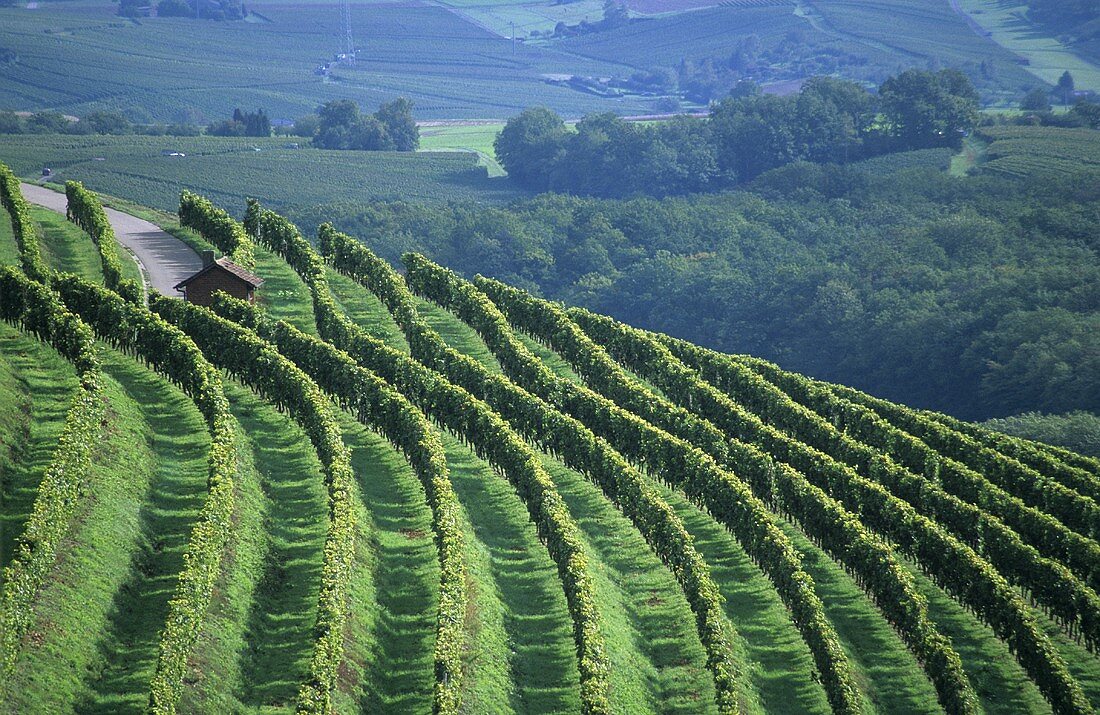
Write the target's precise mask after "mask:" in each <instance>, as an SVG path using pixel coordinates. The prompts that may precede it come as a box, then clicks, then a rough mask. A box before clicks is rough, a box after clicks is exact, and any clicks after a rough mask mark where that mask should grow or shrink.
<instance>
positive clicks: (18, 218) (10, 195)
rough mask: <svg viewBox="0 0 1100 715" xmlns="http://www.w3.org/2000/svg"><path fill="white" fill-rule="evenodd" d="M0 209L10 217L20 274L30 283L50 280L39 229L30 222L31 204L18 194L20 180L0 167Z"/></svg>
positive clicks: (4, 167) (9, 170)
mask: <svg viewBox="0 0 1100 715" xmlns="http://www.w3.org/2000/svg"><path fill="white" fill-rule="evenodd" d="M0 205H2V206H3V207H4V210H5V211H7V212H8V215H9V216H10V217H11V228H12V233H14V234H15V243H16V246H17V247H18V249H19V259H20V261H21V262H22V265H23V272H24V273H26V274H27V277H28V278H30V279H31V280H34V281H45V280H46V279H47V278H49V275H50V269H49V267H48V266H47V265H46V262H45V260H43V258H42V249H41V247H40V246H39V243H38V226H37V225H36V224H35V222H34V219H32V218H31V210H30V204H28V203H27V200H26V199H24V198H23V192H22V191H20V190H19V177H17V176H16V175H15V174H13V173H12V170H11V169H9V168H8V167H7V166H6V165H4V164H0Z"/></svg>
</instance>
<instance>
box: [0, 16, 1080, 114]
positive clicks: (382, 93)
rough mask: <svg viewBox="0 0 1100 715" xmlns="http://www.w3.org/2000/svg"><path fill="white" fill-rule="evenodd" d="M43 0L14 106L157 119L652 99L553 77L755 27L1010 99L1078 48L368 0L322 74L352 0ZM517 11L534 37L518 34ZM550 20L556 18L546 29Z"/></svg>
mask: <svg viewBox="0 0 1100 715" xmlns="http://www.w3.org/2000/svg"><path fill="white" fill-rule="evenodd" d="M30 5H31V7H29V8H28V7H27V6H26V3H24V2H22V1H21V2H19V3H17V4H16V5H15V6H12V7H4V8H0V50H3V51H4V53H5V55H4V56H6V57H9V59H8V60H7V61H6V64H5V66H4V72H3V73H2V79H0V108H3V109H11V110H39V109H47V108H48V109H56V110H59V111H62V112H64V113H67V114H71V115H76V116H81V115H84V114H87V113H88V112H90V111H93V110H117V111H121V112H124V113H126V114H127V115H128V116H129V117H130V118H131V119H132V120H134V121H137V122H146V123H147V122H153V121H160V122H190V123H199V124H205V123H207V122H210V121H214V120H217V119H222V118H227V117H228V116H229V115H230V114H231V112H232V111H233V109H234V108H235V107H242V108H245V109H251V108H257V107H259V108H263V109H265V110H266V111H267V113H268V115H269V116H271V117H272V118H273V119H276V120H293V119H295V118H297V117H300V116H303V115H305V114H308V113H310V112H312V111H314V110H315V109H316V107H317V106H319V105H321V104H323V103H324V102H326V101H329V100H332V99H336V98H341V97H350V98H352V99H355V100H357V101H358V102H359V103H360V104H361V105H362V106H364V107H367V108H373V107H375V106H377V105H378V104H380V103H381V102H384V101H388V100H390V99H392V98H393V97H395V96H397V95H404V96H407V97H409V98H411V99H412V100H413V101H414V102H415V105H416V110H415V111H416V115H417V117H418V118H419V119H425V120H431V119H485V118H497V119H504V118H507V117H510V116H513V115H515V114H517V113H519V111H521V110H522V109H524V108H526V107H529V106H533V105H545V106H549V107H551V108H553V109H555V110H556V111H558V112H559V113H561V114H562V115H564V116H567V117H570V118H578V117H580V116H582V115H584V114H587V113H593V112H599V111H613V112H617V113H619V114H626V115H630V114H645V113H649V112H651V111H652V110H653V103H654V101H655V97H650V96H642V95H638V94H633V93H629V92H626V93H620V94H617V95H616V96H600V95H598V94H594V93H590V92H587V91H584V90H582V89H576V88H571V87H569V86H566V85H562V84H552V83H549V82H548V81H547V79H548V78H551V77H555V76H556V77H563V76H564V77H568V76H571V75H578V76H582V77H596V78H600V77H618V78H628V77H630V76H631V75H632V74H633V73H635V72H636V71H639V70H649V69H652V68H654V67H665V68H671V69H676V68H677V67H679V65H680V62H681V61H682V60H684V59H689V60H693V59H694V60H698V59H703V58H707V57H709V58H712V59H713V60H714V61H716V62H724V61H725V60H726V59H727V58H728V57H729V55H730V52H731V51H732V49H733V48H735V47H736V45H737V44H738V42H740V41H741V40H743V39H745V38H749V37H755V38H756V39H757V40H758V41H759V44H760V46H761V47H762V48H763V49H764V50H772V49H775V48H777V47H781V46H782V47H789V46H791V45H792V43H793V44H795V45H807V46H812V47H813V48H814V50H813V52H814V54H815V59H814V61H813V62H812V63H810V64H806V65H804V66H803V67H802V69H800V70H794V69H792V68H791V67H787V66H785V63H786V60H767V62H769V63H771V64H772V65H773V66H770V67H769V71H771V72H772V73H778V75H780V76H781V78H782V79H783V80H784V81H786V82H791V81H797V80H799V79H801V78H803V77H804V76H807V75H809V74H839V75H840V76H844V77H848V78H851V79H857V80H866V81H870V82H879V81H881V80H882V79H884V78H885V77H886V76H889V75H891V74H896V73H897V72H898V71H899V70H901V69H905V68H909V67H920V68H926V67H940V66H950V67H958V68H960V69H962V70H964V71H966V72H967V73H968V74H969V75H970V76H971V77H972V78H973V79H975V80H976V81H978V83H979V85H980V88H981V90H982V92H983V95H984V98H985V99H986V101H987V102H990V103H999V104H1010V103H1013V102H1014V101H1015V100H1017V99H1018V97H1019V95H1021V94H1022V93H1023V88H1025V87H1026V86H1028V85H1029V84H1035V83H1036V82H1037V78H1036V76H1035V75H1034V74H1032V72H1038V73H1039V75H1040V76H1041V77H1042V78H1043V79H1044V80H1047V81H1050V77H1051V76H1053V75H1052V74H1051V73H1055V74H1056V72H1055V70H1056V69H1059V68H1061V67H1062V65H1065V63H1066V62H1069V61H1070V59H1071V57H1070V56H1063V55H1056V56H1047V55H1044V57H1045V58H1046V59H1042V60H1041V61H1040V60H1037V61H1036V62H1035V66H1034V67H1028V68H1025V67H1022V66H1021V65H1020V64H1019V63H1018V60H1019V58H1018V57H1017V55H1016V54H1014V53H1015V52H1019V51H1020V50H1019V49H1018V48H1017V47H1016V46H1014V45H1013V44H1012V43H1011V42H1010V41H1009V39H1005V40H1004V42H1005V44H1006V46H1008V48H1009V49H1005V48H1004V47H1001V46H1000V45H998V44H997V43H996V42H994V41H993V40H999V39H1001V37H1002V35H1001V34H998V33H997V32H995V33H994V36H993V39H992V40H991V39H990V38H988V37H984V36H982V35H980V34H978V33H976V32H974V31H972V30H971V29H970V27H969V26H968V25H967V24H966V22H965V20H964V19H963V18H962V17H961V16H960V15H959V14H958V13H956V12H954V11H953V10H952V9H951V7H950V6H949V4H948V2H947V1H946V0H943V1H942V2H941V1H940V0H937V2H935V3H926V2H919V1H918V0H878V1H877V2H874V3H855V2H824V3H817V2H791V3H788V2H765V3H757V2H729V3H721V4H719V6H717V7H710V8H704V9H699V10H693V11H691V12H677V11H676V10H677V9H678V8H679V7H680V6H679V5H677V4H676V3H672V4H670V5H669V7H670V8H672V10H673V11H672V12H663V11H662V12H658V13H657V14H649V15H644V16H639V17H637V18H636V21H634V22H632V23H630V24H628V25H627V26H624V27H621V28H618V29H616V30H613V31H609V32H595V33H589V34H585V35H581V36H579V37H574V38H566V39H562V38H548V37H547V36H546V33H547V32H548V31H551V30H552V29H553V27H554V25H555V24H556V23H558V22H566V23H567V24H575V23H577V22H579V21H582V20H585V19H587V20H589V21H590V22H596V21H598V20H599V19H600V18H601V17H602V8H601V6H600V3H597V2H594V1H593V0H583V1H582V2H570V3H557V2H548V1H547V0H542V1H540V2H524V3H512V2H507V3H505V2H495V1H489V2H484V1H482V0H447V1H446V2H442V1H441V2H438V3H433V4H420V5H415V6H410V5H407V4H404V3H391V2H369V3H354V4H352V5H351V17H352V34H353V38H354V42H355V43H356V46H357V47H358V48H359V49H360V50H361V52H360V56H359V60H358V62H357V64H356V66H354V67H349V66H345V65H336V66H334V67H332V69H331V73H330V74H329V76H320V75H317V74H315V73H314V70H315V69H316V68H317V67H318V66H319V65H321V64H322V63H324V62H328V61H331V60H332V59H333V57H334V55H335V54H336V53H338V52H340V51H342V50H343V49H344V34H343V28H342V25H341V23H342V12H341V10H340V6H339V4H335V3H331V2H302V3H298V2H278V1H276V2H261V3H256V4H249V5H248V9H249V10H250V11H252V12H253V13H255V14H254V15H253V16H252V18H251V19H252V20H253V21H250V22H236V23H232V22H230V23H218V22H195V21H193V20H189V19H180V18H156V17H153V18H142V19H140V20H130V19H125V18H120V17H117V16H116V14H115V7H116V6H115V4H114V3H110V2H107V1H106V0H73V1H72V2H65V3H56V2H42V3H30ZM659 6H661V3H660V2H658V3H656V5H655V6H654V8H653V9H655V10H661V9H662V8H661V7H659ZM899 18H900V19H901V22H900V24H899ZM513 24H514V26H515V31H516V35H517V37H519V38H520V41H519V42H517V43H516V46H515V48H514V49H513V43H512V41H511V35H512V29H513ZM899 28H900V29H899ZM533 31H534V32H540V33H543V34H542V35H541V36H539V37H532V36H530V33H531V32H533ZM1030 41H1032V40H1029V42H1030ZM1038 42H1041V43H1045V44H1050V43H1051V42H1054V41H1053V40H1049V39H1041V40H1039V41H1038ZM1079 65H1080V63H1079V62H1078V64H1073V66H1072V67H1071V69H1073V70H1074V72H1075V74H1077V73H1078V72H1080V73H1081V74H1082V76H1081V78H1080V79H1079V84H1080V85H1081V86H1086V85H1088V83H1089V82H1092V81H1093V79H1094V76H1093V75H1090V74H1088V71H1087V70H1086V68H1085V67H1084V66H1079ZM1066 66H1067V67H1069V65H1066ZM1090 78H1091V79H1090Z"/></svg>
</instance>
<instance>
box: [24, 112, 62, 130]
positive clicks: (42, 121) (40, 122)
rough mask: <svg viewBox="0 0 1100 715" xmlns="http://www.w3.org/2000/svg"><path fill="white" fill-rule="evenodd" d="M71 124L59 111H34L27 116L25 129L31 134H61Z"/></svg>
mask: <svg viewBox="0 0 1100 715" xmlns="http://www.w3.org/2000/svg"><path fill="white" fill-rule="evenodd" d="M71 124H72V122H71V121H69V118H68V117H66V116H65V115H64V114H62V113H61V112H36V113H35V114H32V115H31V116H30V117H28V118H27V131H28V132H29V133H31V134H62V133H65V132H68V131H69V128H70V125H71Z"/></svg>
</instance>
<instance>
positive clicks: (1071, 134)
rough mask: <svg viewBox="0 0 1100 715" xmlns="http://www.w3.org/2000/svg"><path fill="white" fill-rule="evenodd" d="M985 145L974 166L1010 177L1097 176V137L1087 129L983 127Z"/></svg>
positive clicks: (1099, 138) (1099, 154) (1099, 148)
mask: <svg viewBox="0 0 1100 715" xmlns="http://www.w3.org/2000/svg"><path fill="white" fill-rule="evenodd" d="M980 134H981V136H982V137H983V138H985V139H986V140H988V141H989V145H988V146H987V147H986V148H985V151H984V157H983V158H982V160H981V161H980V162H979V164H978V166H979V167H980V168H981V169H982V170H984V171H989V172H995V173H1000V174H1008V175H1010V176H1025V175H1048V176H1067V175H1069V176H1072V175H1075V174H1082V175H1084V176H1095V175H1096V174H1097V173H1098V172H1100V136H1098V133H1097V132H1095V131H1091V130H1089V129H1063V128H1061V127H1013V126H1006V127H985V128H983V129H982V130H981V131H980Z"/></svg>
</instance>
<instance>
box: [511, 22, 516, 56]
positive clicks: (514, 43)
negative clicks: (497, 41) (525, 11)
mask: <svg viewBox="0 0 1100 715" xmlns="http://www.w3.org/2000/svg"><path fill="white" fill-rule="evenodd" d="M512 54H513V55H514V54H516V23H515V21H513V22H512Z"/></svg>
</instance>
